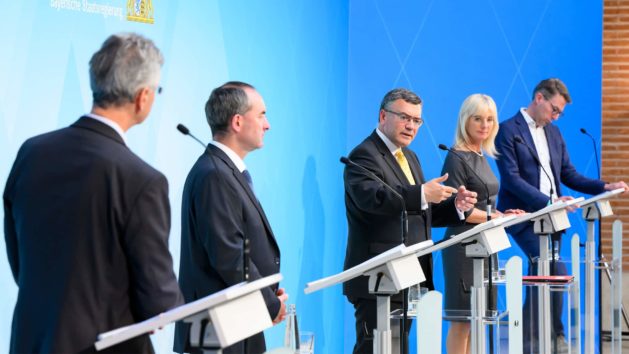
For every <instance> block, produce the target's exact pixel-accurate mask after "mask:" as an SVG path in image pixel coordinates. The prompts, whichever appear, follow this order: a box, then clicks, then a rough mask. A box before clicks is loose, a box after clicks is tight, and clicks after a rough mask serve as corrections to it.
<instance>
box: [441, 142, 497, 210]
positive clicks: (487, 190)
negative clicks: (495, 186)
mask: <svg viewBox="0 0 629 354" xmlns="http://www.w3.org/2000/svg"><path fill="white" fill-rule="evenodd" d="M439 149H441V150H444V151H449V152H451V153H452V154H453V155H454V156H456V157H457V158H458V159H459V160H461V162H463V164H464V165H465V167H467V169H468V170H469V171H470V172H472V173H473V174H474V176H476V178H477V179H478V180H479V181H480V183H481V184H482V185H483V187H485V192H486V193H487V206H486V207H485V210H486V211H487V221H489V220H491V201H490V200H489V187H487V183H485V181H484V180H483V179H482V178H480V176H479V175H478V174H477V173H476V171H474V169H473V168H472V166H470V165H469V164H468V163H467V161H465V159H464V158H463V156H461V155H460V154H459V153H458V152H456V151H454V149H450V148H449V147H447V146H445V145H444V144H439Z"/></svg>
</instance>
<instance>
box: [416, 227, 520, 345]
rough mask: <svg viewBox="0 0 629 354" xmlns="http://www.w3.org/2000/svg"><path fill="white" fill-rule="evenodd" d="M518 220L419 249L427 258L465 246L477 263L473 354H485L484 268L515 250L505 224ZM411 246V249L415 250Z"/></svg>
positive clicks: (472, 306)
mask: <svg viewBox="0 0 629 354" xmlns="http://www.w3.org/2000/svg"><path fill="white" fill-rule="evenodd" d="M514 219H516V217H515V216H509V217H504V218H500V219H494V220H490V221H487V222H484V223H482V224H478V225H476V226H475V227H473V228H471V229H470V230H468V231H465V232H462V233H460V234H458V235H455V236H452V237H450V238H449V239H447V240H444V241H441V242H439V243H437V244H435V245H434V246H431V247H428V248H425V249H419V250H417V251H416V252H415V254H416V255H417V256H423V255H426V254H429V253H432V252H436V251H439V250H442V249H444V248H446V247H450V246H453V245H456V244H459V243H461V244H464V245H465V255H466V256H467V257H468V258H472V259H473V267H474V282H473V286H472V296H471V310H472V311H471V312H472V313H471V315H472V316H471V317H472V321H471V327H472V331H471V337H472V346H471V349H472V353H473V354H484V353H485V342H486V341H485V326H484V322H483V321H484V316H485V311H486V305H485V304H486V301H485V289H484V275H485V272H484V267H485V264H484V262H485V258H487V257H489V256H491V255H492V254H494V253H497V252H499V251H502V250H504V249H506V248H509V247H511V244H510V243H509V238H508V237H507V234H506V232H505V230H504V226H502V225H503V224H504V223H506V222H509V221H513V220H514ZM413 247H414V246H410V247H409V249H411V250H412V249H413Z"/></svg>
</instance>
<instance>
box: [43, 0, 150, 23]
mask: <svg viewBox="0 0 629 354" xmlns="http://www.w3.org/2000/svg"><path fill="white" fill-rule="evenodd" d="M149 4H150V1H149ZM49 6H50V7H51V8H52V9H55V10H57V11H62V10H63V11H74V12H82V13H85V14H88V15H100V16H103V17H104V18H105V19H108V18H117V19H119V20H120V21H122V20H123V19H124V7H122V6H112V5H109V4H105V3H102V2H99V1H97V0H50V3H49ZM151 16H152V6H151ZM152 20H153V19H152V18H151V21H152ZM151 23H152V22H151Z"/></svg>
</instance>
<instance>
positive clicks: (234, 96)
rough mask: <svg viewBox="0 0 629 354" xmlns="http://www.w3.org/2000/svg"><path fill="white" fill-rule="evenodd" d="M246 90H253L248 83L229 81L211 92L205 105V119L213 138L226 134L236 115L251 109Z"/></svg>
mask: <svg viewBox="0 0 629 354" xmlns="http://www.w3.org/2000/svg"><path fill="white" fill-rule="evenodd" d="M246 88H248V89H252V90H255V88H254V87H253V86H252V85H249V84H248V83H245V82H241V81H229V82H226V83H224V84H223V85H221V86H219V87H217V88H215V89H214V90H213V91H212V93H211V94H210V98H209V99H208V100H207V102H206V103H205V117H206V118H207V122H208V124H209V125H210V129H212V135H213V136H216V135H218V134H224V133H226V132H227V131H228V128H229V125H230V124H231V120H232V118H233V117H234V116H235V115H236V114H245V113H247V111H249V109H250V108H251V107H250V104H249V98H248V97H247V93H246V92H245V89H246Z"/></svg>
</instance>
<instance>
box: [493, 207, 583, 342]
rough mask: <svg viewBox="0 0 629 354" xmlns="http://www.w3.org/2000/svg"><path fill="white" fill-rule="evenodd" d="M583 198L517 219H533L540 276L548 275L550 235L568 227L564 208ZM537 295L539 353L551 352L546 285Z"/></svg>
mask: <svg viewBox="0 0 629 354" xmlns="http://www.w3.org/2000/svg"><path fill="white" fill-rule="evenodd" d="M583 200H584V198H583V197H581V198H576V199H572V200H569V201H565V202H564V201H557V202H556V203H553V204H550V205H548V206H546V207H545V208H542V209H540V210H538V211H536V212H534V213H530V214H527V215H525V216H523V217H521V218H518V219H520V220H519V221H520V222H521V221H524V220H531V221H533V232H535V234H537V235H538V236H539V259H538V264H537V274H538V275H540V276H548V275H550V259H551V254H552V253H551V244H550V239H551V235H552V234H553V233H556V232H560V231H563V230H566V229H567V228H569V227H570V221H569V220H568V214H567V212H566V208H567V207H569V206H572V205H577V204H578V203H579V202H581V201H583ZM514 224H515V223H514V222H508V223H506V224H505V227H509V226H512V225H514ZM538 292H539V295H538V304H539V306H538V322H539V323H538V330H539V346H540V347H539V350H540V353H550V352H551V335H550V332H551V321H550V315H551V308H550V289H549V287H548V285H541V286H540V287H539V290H538Z"/></svg>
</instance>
